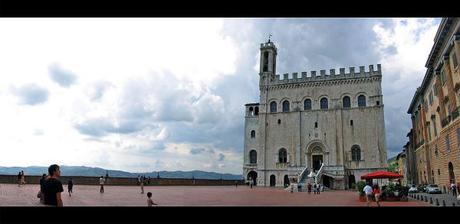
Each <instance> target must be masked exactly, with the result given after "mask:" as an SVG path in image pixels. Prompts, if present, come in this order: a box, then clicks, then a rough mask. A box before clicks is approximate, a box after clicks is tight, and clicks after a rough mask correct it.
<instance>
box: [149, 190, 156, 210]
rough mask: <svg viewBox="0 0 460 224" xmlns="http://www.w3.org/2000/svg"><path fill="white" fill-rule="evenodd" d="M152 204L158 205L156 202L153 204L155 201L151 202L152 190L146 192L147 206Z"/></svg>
mask: <svg viewBox="0 0 460 224" xmlns="http://www.w3.org/2000/svg"><path fill="white" fill-rule="evenodd" d="M153 205H158V204H155V202H153V200H152V192H147V206H148V207H152V206H153Z"/></svg>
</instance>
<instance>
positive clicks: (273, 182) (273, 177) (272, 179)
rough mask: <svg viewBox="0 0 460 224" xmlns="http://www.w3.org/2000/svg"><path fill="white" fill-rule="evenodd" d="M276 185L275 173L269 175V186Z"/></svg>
mask: <svg viewBox="0 0 460 224" xmlns="http://www.w3.org/2000/svg"><path fill="white" fill-rule="evenodd" d="M275 185H276V177H275V175H273V174H272V175H271V176H270V187H274V186H275Z"/></svg>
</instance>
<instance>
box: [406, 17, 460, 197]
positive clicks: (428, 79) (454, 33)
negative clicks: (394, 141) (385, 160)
mask: <svg viewBox="0 0 460 224" xmlns="http://www.w3.org/2000/svg"><path fill="white" fill-rule="evenodd" d="M434 42H435V43H434V45H433V48H432V50H431V53H430V55H429V57H428V60H427V63H426V68H427V71H426V74H425V77H424V79H423V82H422V85H421V86H420V87H419V88H417V91H416V92H415V95H414V97H413V98H412V102H411V104H410V106H409V110H408V113H409V114H411V118H412V130H411V136H410V141H409V143H410V145H409V146H408V147H407V148H409V149H410V150H412V151H413V153H415V157H416V159H415V160H414V161H413V163H414V164H410V165H412V166H414V167H415V169H416V170H415V172H414V177H413V180H414V182H413V183H414V184H430V183H431V184H438V185H439V186H440V187H441V188H444V189H448V186H449V185H450V183H456V184H457V185H460V119H459V117H460V116H459V113H460V65H459V64H460V60H459V59H460V20H459V19H458V18H443V19H442V21H441V24H440V27H439V29H438V32H437V33H436V37H435V40H434Z"/></svg>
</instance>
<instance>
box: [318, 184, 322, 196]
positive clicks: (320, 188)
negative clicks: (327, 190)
mask: <svg viewBox="0 0 460 224" xmlns="http://www.w3.org/2000/svg"><path fill="white" fill-rule="evenodd" d="M322 190H323V185H321V184H318V194H321V191H322Z"/></svg>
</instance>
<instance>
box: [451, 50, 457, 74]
mask: <svg viewBox="0 0 460 224" xmlns="http://www.w3.org/2000/svg"><path fill="white" fill-rule="evenodd" d="M450 60H451V61H452V65H453V66H454V69H455V68H457V66H458V60H457V55H456V54H455V50H453V51H452V55H451V56H450Z"/></svg>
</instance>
